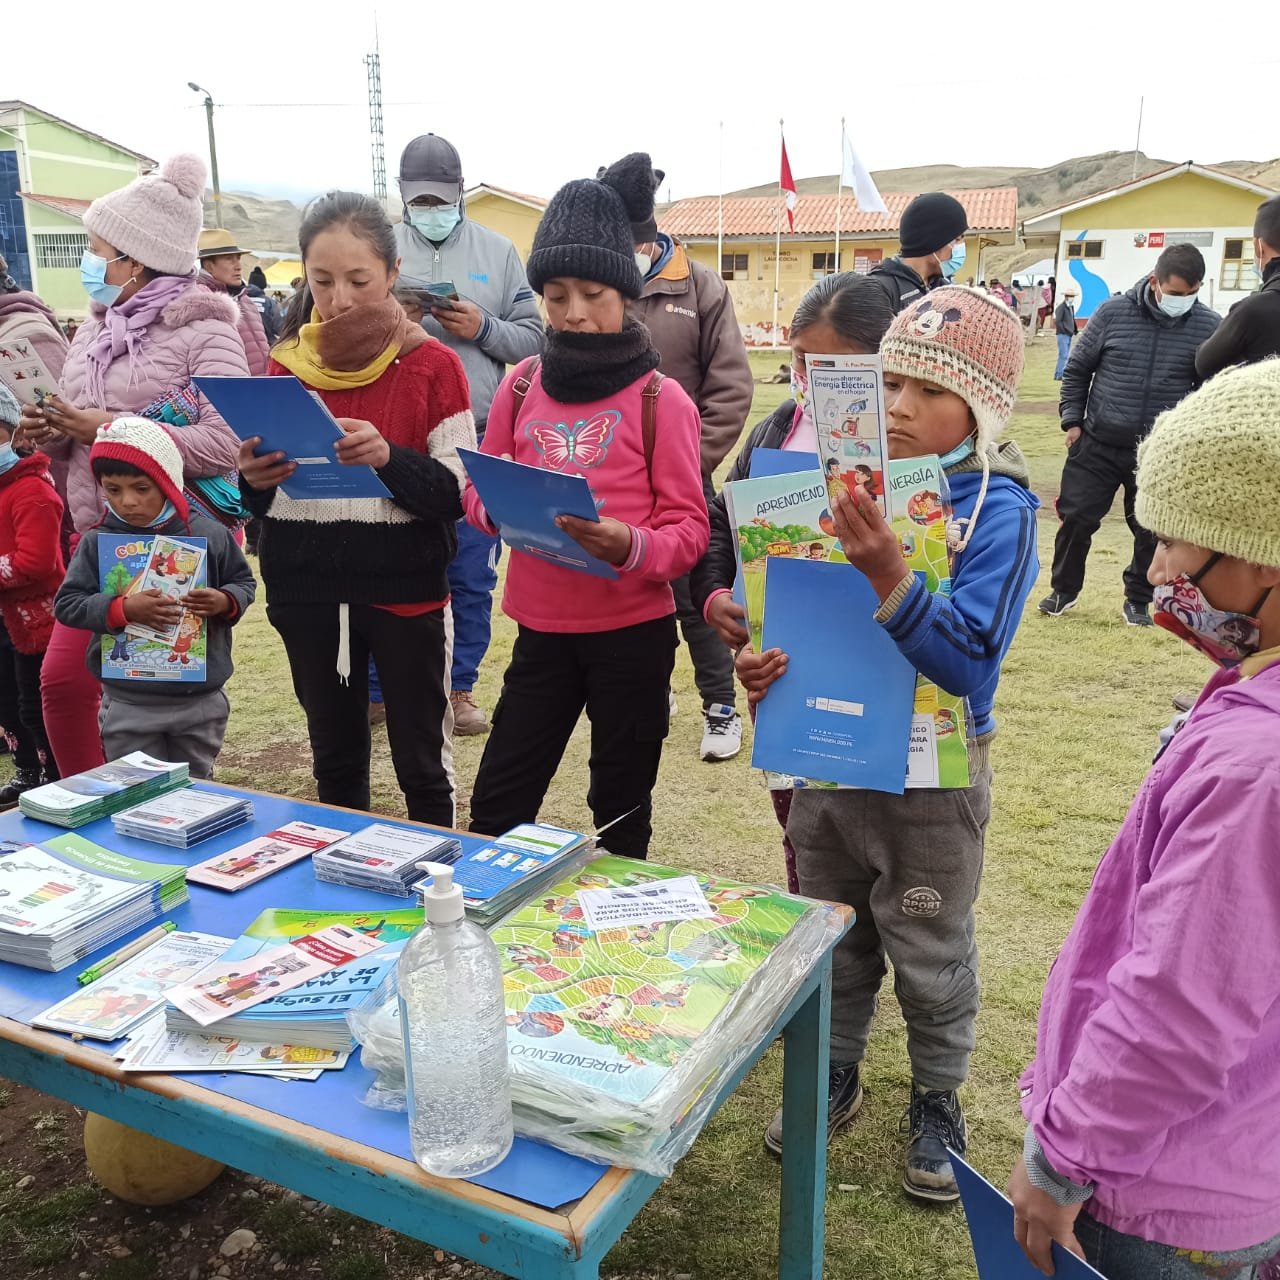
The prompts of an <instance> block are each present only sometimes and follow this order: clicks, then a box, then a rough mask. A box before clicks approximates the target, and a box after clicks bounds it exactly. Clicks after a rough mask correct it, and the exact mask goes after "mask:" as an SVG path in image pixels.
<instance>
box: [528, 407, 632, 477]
mask: <svg viewBox="0 0 1280 1280" xmlns="http://www.w3.org/2000/svg"><path fill="white" fill-rule="evenodd" d="M621 421H622V414H620V413H619V412H618V411H617V410H616V409H603V410H601V411H600V412H599V413H597V414H596V415H595V417H593V418H589V419H584V418H579V419H578V421H577V422H575V423H574V424H573V425H572V426H568V425H567V424H566V423H563V422H556V423H551V422H530V423H529V424H528V425H527V426H526V427H525V429H524V430H525V435H526V436H528V438H529V439H530V440H531V441H532V442H533V447H534V448H535V449H537V451H538V453H539V454H541V455H542V458H543V461H544V464H545V465H546V467H547V468H548V470H551V471H563V470H564V469H565V468H566V467H598V466H600V464H601V463H602V462H604V460H605V458H606V457H607V456H608V453H609V445H610V444H611V443H612V441H613V432H614V428H615V427H616V426H617V425H618V423H620V422H621Z"/></svg>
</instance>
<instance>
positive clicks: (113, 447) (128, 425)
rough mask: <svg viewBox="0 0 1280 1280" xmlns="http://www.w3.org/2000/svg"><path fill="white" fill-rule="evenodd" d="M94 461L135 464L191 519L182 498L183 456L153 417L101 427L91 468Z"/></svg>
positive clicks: (183, 514) (187, 518) (180, 513)
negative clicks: (103, 459)
mask: <svg viewBox="0 0 1280 1280" xmlns="http://www.w3.org/2000/svg"><path fill="white" fill-rule="evenodd" d="M95 458H112V459H114V460H115V461H116V462H128V463H132V464H133V466H135V467H137V468H138V470H139V471H141V472H142V473H143V474H144V475H145V476H147V477H148V478H149V479H151V480H153V481H155V483H156V486H157V487H158V488H159V489H160V491H161V492H162V493H163V494H164V496H165V497H166V498H168V499H169V501H170V502H172V503H173V508H174V510H175V511H176V512H177V513H178V514H179V515H180V516H181V517H182V518H183V520H190V518H191V511H190V508H189V507H188V506H187V500H186V498H185V497H183V495H182V454H180V453H179V452H178V446H177V445H176V444H174V443H173V441H172V440H171V439H170V438H169V433H168V432H167V431H166V430H165V429H164V428H163V427H162V426H161V425H160V424H159V423H158V422H152V421H151V419H150V418H135V417H122V418H117V419H116V420H115V421H114V422H108V423H107V424H106V426H103V427H99V428H98V438H97V439H96V440H95V441H94V442H93V448H92V449H90V450H89V464H90V465H91V466H92V465H93V460H94V459H95Z"/></svg>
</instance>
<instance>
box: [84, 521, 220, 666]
mask: <svg viewBox="0 0 1280 1280" xmlns="http://www.w3.org/2000/svg"><path fill="white" fill-rule="evenodd" d="M207 555H208V544H207V542H206V540H205V539H204V538H171V537H169V536H168V535H167V534H164V533H158V534H156V536H155V538H154V539H153V540H152V542H151V547H150V549H149V550H148V552H147V555H146V559H145V561H144V562H143V569H142V573H141V575H140V576H139V577H138V579H137V581H136V582H135V583H134V585H133V587H132V588H131V589H130V591H129V594H137V593H141V592H143V591H159V592H161V593H162V594H163V595H166V596H169V597H171V598H172V599H174V600H180V599H181V598H182V597H183V596H185V595H186V594H187V592H188V591H194V590H196V589H197V588H198V587H203V586H206V585H207V582H206V574H205V559H206V557H207ZM106 559H107V557H105V556H103V555H102V554H101V553H99V555H98V572H99V573H101V572H102V566H103V562H104V561H105V560H106ZM117 594H124V593H117ZM125 630H126V634H128V635H131V636H134V637H136V638H137V639H139V640H157V641H159V642H160V643H161V644H164V645H167V646H169V647H170V648H171V649H173V650H174V652H175V653H185V652H186V649H184V647H183V646H182V645H181V644H179V643H178V640H179V636H184V637H185V636H186V635H190V636H191V637H192V640H191V643H194V640H195V638H196V637H202V636H203V633H204V628H203V624H202V623H201V620H200V619H199V618H194V617H192V615H190V614H188V613H186V612H184V613H183V615H182V617H181V618H180V619H179V620H178V621H177V622H175V623H173V625H172V626H169V627H166V628H165V629H164V630H163V631H160V630H157V629H156V628H153V627H147V626H144V625H143V624H142V623H140V622H131V623H130V624H129V625H128V627H127V628H126V629H125ZM188 647H190V646H188ZM202 652H203V648H202Z"/></svg>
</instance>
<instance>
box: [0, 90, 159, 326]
mask: <svg viewBox="0 0 1280 1280" xmlns="http://www.w3.org/2000/svg"><path fill="white" fill-rule="evenodd" d="M155 165H156V162H155V161H154V160H152V159H151V157H150V156H144V155H143V154H142V153H141V152H140V151H132V150H130V149H129V148H128V147H124V146H121V145H120V144H119V143H118V142H111V141H109V140H108V139H107V138H103V137H101V136H99V135H98V134H96V133H91V132H90V131H89V130H88V129H82V128H80V126H79V125H74V124H72V123H71V122H70V121H68V120H63V119H60V118H59V117H58V116H55V115H50V114H49V112H47V111H40V110H39V109H37V108H36V107H33V106H31V105H30V104H29V103H26V102H3V101H0V253H2V254H3V255H4V256H5V258H6V259H7V260H8V263H9V274H10V275H12V276H13V278H14V279H15V280H16V281H17V282H18V283H19V284H20V285H21V286H22V287H23V288H24V289H31V290H33V291H34V292H35V293H38V294H39V295H40V296H41V297H42V298H43V299H44V300H45V301H46V302H47V303H48V304H49V306H50V307H52V308H53V310H54V312H55V313H56V314H57V316H58V318H59V319H60V320H68V319H71V318H75V319H83V318H84V316H85V314H86V312H87V311H88V306H89V300H88V298H87V297H86V296H85V292H84V289H83V288H82V287H81V285H80V255H81V254H82V253H83V252H84V251H85V249H86V248H88V245H89V240H88V237H87V236H86V235H85V232H84V227H83V226H82V225H81V222H80V219H81V217H82V215H83V214H84V211H85V210H86V209H87V208H88V207H89V202H90V201H91V200H95V199H96V198H97V197H98V196H101V195H105V194H106V193H107V192H108V191H115V190H116V189H117V188H119V187H123V186H124V185H125V184H126V183H129V182H132V181H133V179H134V178H136V177H137V176H138V175H139V174H142V173H146V172H147V171H148V170H150V169H154V168H155Z"/></svg>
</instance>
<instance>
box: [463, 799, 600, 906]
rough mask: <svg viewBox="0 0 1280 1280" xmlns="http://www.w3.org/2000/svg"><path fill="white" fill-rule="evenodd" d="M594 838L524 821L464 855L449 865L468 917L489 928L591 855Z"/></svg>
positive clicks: (577, 832)
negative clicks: (490, 842) (460, 891)
mask: <svg viewBox="0 0 1280 1280" xmlns="http://www.w3.org/2000/svg"><path fill="white" fill-rule="evenodd" d="M592 843H593V841H592V838H591V837H590V836H587V835H583V834H582V833H581V832H580V831H561V830H560V828H559V827H548V826H544V825H543V824H541V823H537V822H522V823H521V824H520V825H519V826H518V827H513V828H512V829H511V830H510V831H508V832H507V833H506V835H502V836H499V837H498V838H497V839H496V840H494V841H493V843H492V844H487V845H485V847H484V848H483V849H476V850H475V851H474V852H470V853H464V854H463V855H462V856H461V857H460V858H459V859H458V861H457V862H456V863H455V864H454V868H453V882H454V884H456V885H457V886H458V887H459V888H460V889H461V890H462V898H463V902H464V903H465V904H466V909H467V915H468V916H470V917H471V919H472V920H474V921H475V922H476V923H477V924H479V925H482V926H484V927H487V926H489V925H490V924H492V923H493V922H494V921H495V920H499V919H501V918H502V917H503V916H504V915H506V914H507V912H508V911H510V910H511V909H512V908H513V907H516V906H518V905H519V904H520V903H522V902H524V901H526V900H527V899H529V898H531V897H533V896H534V895H535V894H536V893H537V892H538V891H539V890H540V889H542V888H544V887H545V886H546V885H548V884H551V883H552V882H554V881H556V880H559V879H560V878H561V877H562V876H564V875H565V874H567V873H568V872H569V871H570V870H571V869H572V868H573V866H574V865H575V864H576V863H579V862H583V861H586V860H587V859H588V858H589V857H590V856H591V848H592Z"/></svg>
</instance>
